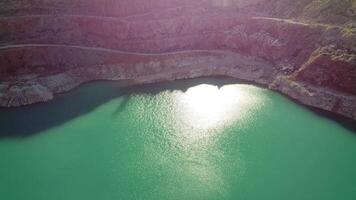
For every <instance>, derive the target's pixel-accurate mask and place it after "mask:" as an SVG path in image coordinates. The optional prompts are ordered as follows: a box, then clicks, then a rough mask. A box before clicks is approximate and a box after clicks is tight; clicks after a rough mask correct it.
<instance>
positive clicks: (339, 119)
mask: <svg viewBox="0 0 356 200" xmlns="http://www.w3.org/2000/svg"><path fill="white" fill-rule="evenodd" d="M214 80H223V81H224V83H223V85H225V84H247V85H253V86H256V87H260V88H264V89H267V90H270V91H272V92H276V93H278V94H279V95H282V96H283V97H285V98H287V99H288V100H289V101H292V102H294V103H296V104H297V105H299V106H302V107H304V108H306V109H308V110H309V111H311V112H313V113H315V114H316V115H318V116H319V117H322V118H325V119H327V120H331V121H333V122H335V123H337V124H339V125H341V126H343V127H344V128H346V129H348V130H350V131H351V132H353V133H355V134H356V124H355V120H354V119H351V118H349V117H346V116H343V115H341V114H338V113H335V112H332V111H328V110H324V109H322V108H318V107H315V106H310V105H306V104H303V103H301V102H300V101H299V100H298V99H294V98H292V97H291V96H288V95H286V94H284V93H282V92H281V91H278V90H274V89H271V88H269V87H268V86H266V85H264V84H261V83H257V82H254V81H249V80H244V79H240V78H236V77H232V76H227V75H207V76H198V77H186V78H181V79H174V80H157V81H153V82H146V83H142V82H141V83H137V82H136V81H135V80H90V81H86V82H83V83H82V84H80V85H78V86H75V87H73V88H72V89H70V90H67V91H63V92H61V93H56V94H55V95H54V98H53V99H51V100H48V101H45V102H35V103H32V104H29V105H22V106H12V107H0V111H1V110H7V111H9V110H13V109H26V108H27V107H30V106H40V105H43V104H45V103H48V102H50V101H52V100H55V99H57V98H60V97H62V96H66V95H68V94H70V93H71V92H75V90H77V89H79V88H80V87H82V86H85V85H88V84H96V83H98V82H110V83H112V84H115V87H117V88H118V89H119V90H120V91H121V92H122V95H131V94H135V93H151V92H153V91H154V92H153V93H155V92H156V91H155V89H154V87H155V86H160V87H162V85H164V86H163V89H162V88H160V89H159V91H162V90H170V89H172V88H173V89H178V88H177V87H172V84H173V83H174V82H180V81H189V83H188V84H187V85H188V86H192V85H197V84H204V83H205V84H213V85H214V84H215V83H213V82H214ZM194 81H198V82H197V83H193V84H191V82H194ZM223 85H217V86H218V87H220V86H223ZM183 87H184V89H187V88H188V87H187V88H185V86H183ZM143 88H145V90H142V89H143ZM147 88H148V89H147ZM146 89H147V90H146ZM183 91H184V90H183Z"/></svg>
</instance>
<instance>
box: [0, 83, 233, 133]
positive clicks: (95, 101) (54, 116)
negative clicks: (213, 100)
mask: <svg viewBox="0 0 356 200" xmlns="http://www.w3.org/2000/svg"><path fill="white" fill-rule="evenodd" d="M203 83H205V84H212V85H216V86H218V87H222V86H223V85H226V84H231V83H237V81H236V79H229V78H226V77H224V78H221V77H209V78H197V79H188V80H177V81H174V82H164V83H155V84H147V85H140V86H131V87H125V83H124V82H115V81H97V82H95V83H87V84H83V85H82V86H80V87H79V88H76V89H74V90H72V91H71V92H68V93H66V94H61V95H57V96H56V98H55V99H54V100H52V101H49V102H46V103H39V104H34V105H30V106H25V107H19V108H0V127H1V128H0V138H8V137H27V136H31V135H33V134H36V133H39V132H41V131H44V130H47V129H49V128H52V127H55V126H59V125H61V124H63V123H65V122H67V121H70V120H72V119H74V118H76V117H79V116H81V115H84V114H86V113H89V112H90V111H92V110H94V109H95V108H97V107H98V106H100V105H102V104H104V103H106V102H108V101H110V100H112V99H115V98H118V97H121V98H122V101H121V103H120V105H118V107H117V108H116V110H114V111H113V115H117V114H119V113H120V112H121V111H122V110H123V109H124V108H125V106H126V105H127V103H128V102H129V101H130V95H131V94H137V93H145V94H149V95H155V94H157V93H159V92H161V91H166V90H171V91H173V90H181V91H186V90H187V89H188V88H190V87H192V86H196V85H200V84H203Z"/></svg>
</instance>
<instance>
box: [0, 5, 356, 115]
mask: <svg viewBox="0 0 356 200" xmlns="http://www.w3.org/2000/svg"><path fill="white" fill-rule="evenodd" d="M336 2H338V3H336ZM354 8H355V1H353V0H342V1H312V0H303V1H292V0H274V1H266V0H254V1H247V0H183V1H182V0H179V1H178V0H145V1H143V0H116V1H115V0H104V1H103V0H75V1H66V0H51V1H47V0H35V1H33V0H31V1H29V0H11V1H2V2H0V80H1V83H0V105H1V106H20V105H27V104H32V103H36V102H43V101H48V100H50V99H52V98H53V95H54V94H56V93H61V92H65V91H68V90H70V89H72V88H74V87H76V86H78V85H79V84H81V83H83V82H86V81H91V80H99V79H105V80H127V82H128V83H130V84H138V83H148V82H155V81H162V80H174V79H180V78H191V77H199V76H209V75H226V76H231V77H236V78H239V79H244V80H249V81H252V82H256V83H259V84H263V85H265V86H267V87H270V88H272V89H275V90H278V91H280V92H282V93H284V94H286V95H288V96H290V97H292V98H294V99H296V100H298V101H300V102H301V103H303V104H306V105H310V106H314V107H318V108H321V109H324V110H328V111H332V112H334V113H338V114H341V115H344V116H347V117H350V118H353V119H356V90H355V88H356V64H355V63H356V61H355V60H356V53H355V52H356V28H355V25H354V20H355V15H354V14H353V13H354Z"/></svg>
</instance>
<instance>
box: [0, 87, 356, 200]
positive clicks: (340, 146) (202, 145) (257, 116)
mask: <svg viewBox="0 0 356 200" xmlns="http://www.w3.org/2000/svg"><path fill="white" fill-rule="evenodd" d="M214 81H215V82H218V83H219V82H221V84H224V81H220V80H214ZM186 82H187V81H186ZM180 83H182V82H180ZM183 83H184V81H183ZM170 84H171V85H172V84H173V85H174V84H176V83H170ZM177 84H178V82H177ZM155 87H156V89H157V88H158V90H155V93H154V94H143V93H138V94H132V95H129V96H128V95H124V96H122V95H119V94H115V93H116V92H117V93H118V91H119V90H118V89H117V87H116V86H115V84H107V83H94V84H88V85H85V86H82V87H80V88H79V89H77V90H75V91H73V92H71V93H69V94H67V95H64V96H62V97H60V98H58V99H56V100H55V101H53V102H50V103H47V104H42V105H35V106H32V107H27V108H20V109H11V110H0V120H1V121H0V124H1V123H2V124H1V127H0V131H1V132H2V133H6V134H9V133H12V132H14V133H25V132H26V131H27V132H29V133H27V132H26V134H33V135H32V136H30V137H26V138H23V139H16V138H3V139H0V199H4V200H24V199H26V200H32V199H33V200H42V199H43V200H81V199H83V200H98V199H102V200H109V199H124V200H129V199H145V200H150V199H152V200H153V199H155V200H156V199H177V200H178V199H179V200H184V199H186V200H194V199H203V200H209V199H217V200H220V199H221V200H225V199H234V200H236V199H246V200H248V199H270V200H286V199H289V200H291V199H296V200H308V199H310V200H316V199H320V200H329V199H330V200H335V199H342V200H355V199H356V134H355V133H352V132H350V131H349V130H346V129H344V128H343V127H341V126H340V125H338V124H336V123H334V122H332V121H330V120H327V119H324V118H321V117H319V116H318V115H316V114H314V113H312V112H310V111H309V110H307V109H305V108H304V107H301V106H299V105H297V104H295V103H294V102H291V101H290V100H288V99H286V98H285V97H283V96H281V95H278V94H276V93H274V92H271V91H269V90H266V89H261V88H258V87H255V86H251V85H244V84H227V85H224V86H222V87H220V88H218V87H216V86H214V85H210V84H199V85H196V86H192V87H190V88H189V89H188V90H183V91H181V90H178V89H170V90H165V89H167V88H160V87H161V86H157V85H156V86H155ZM177 87H178V88H179V87H180V86H179V85H178V86H177ZM144 89H145V88H143V90H144ZM141 90H142V89H141ZM160 90H161V91H160ZM15 119H16V120H17V121H16V120H15Z"/></svg>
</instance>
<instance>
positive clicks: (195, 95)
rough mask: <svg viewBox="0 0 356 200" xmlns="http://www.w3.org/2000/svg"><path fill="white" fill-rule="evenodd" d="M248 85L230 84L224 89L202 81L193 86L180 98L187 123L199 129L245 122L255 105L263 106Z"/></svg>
mask: <svg viewBox="0 0 356 200" xmlns="http://www.w3.org/2000/svg"><path fill="white" fill-rule="evenodd" d="M250 90H251V88H250V86H248V85H226V86H223V87H221V88H219V87H218V86H214V85H208V84H202V85H198V86H194V87H191V88H189V89H188V90H187V91H186V92H185V93H183V94H182V95H181V96H180V97H179V103H180V106H181V109H182V111H181V112H183V113H181V114H183V115H182V116H183V117H184V121H185V123H187V124H188V125H189V126H191V127H193V128H197V129H203V130H207V129H211V128H217V127H221V126H224V125H228V123H229V122H231V121H235V120H239V122H242V121H243V120H246V117H247V116H248V115H249V114H250V113H249V112H251V108H253V107H256V106H257V105H259V102H257V101H258V98H256V96H254V94H253V92H250Z"/></svg>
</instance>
